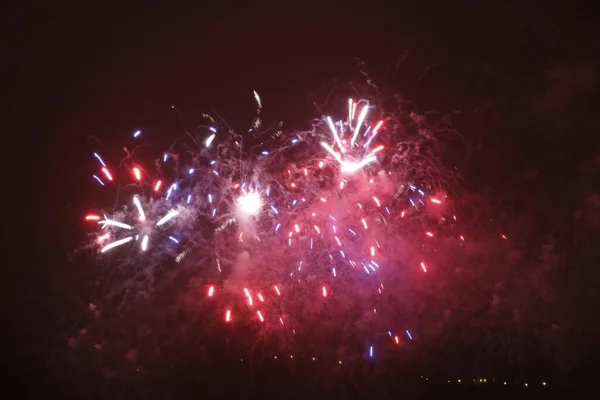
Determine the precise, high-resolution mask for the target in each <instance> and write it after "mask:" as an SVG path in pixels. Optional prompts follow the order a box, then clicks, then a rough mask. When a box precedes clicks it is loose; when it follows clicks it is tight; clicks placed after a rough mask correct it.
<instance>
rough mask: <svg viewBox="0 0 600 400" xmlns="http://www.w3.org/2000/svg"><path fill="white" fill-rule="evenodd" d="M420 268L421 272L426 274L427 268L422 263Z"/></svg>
mask: <svg viewBox="0 0 600 400" xmlns="http://www.w3.org/2000/svg"><path fill="white" fill-rule="evenodd" d="M421 268H423V272H427V267H426V266H425V263H424V262H421Z"/></svg>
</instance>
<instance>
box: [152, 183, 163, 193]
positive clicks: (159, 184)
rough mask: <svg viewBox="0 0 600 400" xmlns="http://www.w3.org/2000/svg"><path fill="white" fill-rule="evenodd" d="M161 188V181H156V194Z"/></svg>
mask: <svg viewBox="0 0 600 400" xmlns="http://www.w3.org/2000/svg"><path fill="white" fill-rule="evenodd" d="M161 186H162V181H156V184H155V185H154V191H155V192H158V191H159V190H160V187H161Z"/></svg>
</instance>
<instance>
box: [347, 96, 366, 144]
mask: <svg viewBox="0 0 600 400" xmlns="http://www.w3.org/2000/svg"><path fill="white" fill-rule="evenodd" d="M368 111H369V105H368V104H367V105H365V106H364V107H363V109H362V110H361V112H360V114H359V115H358V122H357V123H356V128H355V129H354V135H352V139H351V140H350V147H352V146H354V142H355V141H356V137H357V136H358V131H359V130H360V127H361V125H362V123H363V121H364V120H365V117H366V116H367V112H368Z"/></svg>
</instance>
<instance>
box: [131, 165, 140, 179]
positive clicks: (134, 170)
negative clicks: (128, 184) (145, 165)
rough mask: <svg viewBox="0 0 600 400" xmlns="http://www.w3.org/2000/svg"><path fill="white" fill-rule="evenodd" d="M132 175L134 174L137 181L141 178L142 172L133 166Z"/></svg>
mask: <svg viewBox="0 0 600 400" xmlns="http://www.w3.org/2000/svg"><path fill="white" fill-rule="evenodd" d="M133 175H135V179H137V180H138V181H141V180H142V173H141V171H140V169H139V168H138V167H134V168H133Z"/></svg>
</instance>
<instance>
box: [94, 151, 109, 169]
mask: <svg viewBox="0 0 600 400" xmlns="http://www.w3.org/2000/svg"><path fill="white" fill-rule="evenodd" d="M94 157H96V158H97V159H98V161H100V164H102V166H103V167H106V164H105V163H104V160H102V157H100V155H99V154H98V153H94Z"/></svg>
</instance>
